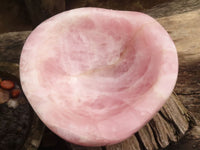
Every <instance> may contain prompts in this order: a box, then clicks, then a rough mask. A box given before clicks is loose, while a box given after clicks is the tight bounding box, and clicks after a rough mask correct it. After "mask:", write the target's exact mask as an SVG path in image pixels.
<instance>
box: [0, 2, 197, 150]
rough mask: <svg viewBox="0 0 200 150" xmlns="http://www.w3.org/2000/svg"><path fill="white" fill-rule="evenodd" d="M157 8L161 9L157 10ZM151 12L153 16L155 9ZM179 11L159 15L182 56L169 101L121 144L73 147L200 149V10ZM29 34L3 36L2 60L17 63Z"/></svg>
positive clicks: (99, 149) (73, 147)
mask: <svg viewBox="0 0 200 150" xmlns="http://www.w3.org/2000/svg"><path fill="white" fill-rule="evenodd" d="M190 1H192V0H190ZM193 1H194V0H193ZM196 3H197V2H196ZM199 6H200V5H199ZM156 9H160V8H155V10H154V12H157V11H156ZM195 9H196V7H195ZM148 12H149V14H151V15H152V16H154V13H153V10H149V11H148ZM160 12H162V11H160ZM162 13H163V14H165V13H166V11H163V12H162ZM178 13H179V14H172V15H171V16H167V17H161V18H157V21H158V22H160V23H161V24H162V25H163V26H164V28H165V29H166V30H167V31H168V33H169V34H170V35H171V37H172V39H173V41H174V42H175V45H176V47H177V50H178V57H179V76H178V81H177V84H176V87H175V90H174V93H173V94H172V95H171V96H170V98H169V99H168V101H167V102H166V104H165V105H164V106H163V107H162V109H161V110H160V111H159V112H158V113H157V114H156V115H155V116H154V118H153V119H152V120H151V121H150V122H149V123H147V124H146V126H144V127H143V128H142V129H141V130H140V131H138V132H137V133H136V134H134V135H133V136H132V137H130V138H129V139H127V140H125V141H123V142H121V143H119V144H115V145H109V146H106V147H91V148H88V147H81V146H77V145H74V144H69V145H70V146H69V148H70V149H71V150H144V149H147V150H157V149H162V148H166V147H167V146H168V147H169V148H176V149H182V150H184V148H186V147H188V148H190V147H191V148H193V149H194V150H200V124H199V120H200V25H199V23H200V9H196V10H194V11H189V12H184V13H181V12H180V11H178ZM167 14H168V13H167ZM29 34H30V31H24V32H13V33H6V34H2V35H0V54H1V55H0V62H1V63H3V62H4V63H5V62H12V63H16V64H18V63H19V56H20V53H21V49H22V46H23V44H24V41H25V39H26V38H27V36H28V35H29ZM1 63H0V66H1ZM130 119H131V118H130ZM169 148H168V149H169Z"/></svg>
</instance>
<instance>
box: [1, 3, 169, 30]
mask: <svg viewBox="0 0 200 150" xmlns="http://www.w3.org/2000/svg"><path fill="white" fill-rule="evenodd" d="M169 1H171V0H123V1H122V0H0V33H5V32H13V31H25V30H32V29H33V28H34V27H35V26H37V25H38V24H39V23H41V22H42V21H44V20H45V19H47V18H49V17H51V16H53V15H55V14H57V13H59V12H62V11H65V10H69V9H73V8H78V7H102V8H110V9H119V10H135V11H144V10H145V9H149V8H152V7H153V6H155V5H157V4H160V3H163V2H169Z"/></svg>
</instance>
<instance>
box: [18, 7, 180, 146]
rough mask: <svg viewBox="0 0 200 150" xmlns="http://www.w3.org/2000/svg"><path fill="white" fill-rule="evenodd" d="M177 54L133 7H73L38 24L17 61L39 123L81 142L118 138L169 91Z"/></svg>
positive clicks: (98, 142) (150, 114)
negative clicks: (124, 9)
mask: <svg viewBox="0 0 200 150" xmlns="http://www.w3.org/2000/svg"><path fill="white" fill-rule="evenodd" d="M177 74H178V59H177V51H176V48H175V45H174V43H173V41H172V40H171V38H170V36H169V35H168V33H167V32H166V31H165V29H164V28H163V27H162V26H161V25H160V24H159V23H158V22H157V21H156V20H154V19H153V18H151V17H150V16H148V15H145V14H142V13H139V12H129V11H116V10H107V9H100V8H79V9H74V10H70V11H66V12H63V13H60V14H58V15H56V16H53V17H51V18H50V19H48V20H46V21H44V22H43V23H41V24H40V25H39V26H38V27H36V29H34V30H33V31H32V33H31V34H30V35H29V37H28V38H27V40H26V42H25V45H24V47H23V51H22V54H21V59H20V78H21V84H22V88H23V91H24V93H25V95H26V97H27V99H28V100H29V102H30V104H31V106H32V107H33V109H34V110H35V112H36V113H37V115H38V116H39V117H40V119H41V120H42V121H43V122H44V123H45V125H46V126H47V127H48V128H50V129H51V130H52V131H53V132H55V133H56V134H57V135H58V136H60V137H62V138H63V139H65V140H67V141H70V142H72V143H75V144H79V145H84V146H102V145H110V144H114V143H118V142H121V141H123V140H125V139H126V138H128V137H130V136H131V135H132V134H134V133H135V132H137V131H138V130H139V129H140V128H141V127H143V126H144V125H145V124H146V123H147V122H148V121H149V120H150V119H151V118H152V117H153V116H154V115H155V114H156V112H157V111H159V109H160V108H161V107H162V106H163V105H164V103H165V102H166V100H167V99H168V97H169V96H170V94H171V92H172V90H173V88H174V86H175V83H176V79H177Z"/></svg>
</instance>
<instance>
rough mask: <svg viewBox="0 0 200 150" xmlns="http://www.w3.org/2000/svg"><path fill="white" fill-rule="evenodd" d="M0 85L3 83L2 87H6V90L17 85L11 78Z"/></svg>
mask: <svg viewBox="0 0 200 150" xmlns="http://www.w3.org/2000/svg"><path fill="white" fill-rule="evenodd" d="M0 85H1V87H2V89H5V90H10V89H12V88H14V86H15V84H14V82H12V81H10V80H3V81H1V83H0Z"/></svg>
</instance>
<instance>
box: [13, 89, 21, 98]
mask: <svg viewBox="0 0 200 150" xmlns="http://www.w3.org/2000/svg"><path fill="white" fill-rule="evenodd" d="M19 94H20V89H13V90H12V91H11V97H12V98H17V97H18V96H19Z"/></svg>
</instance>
